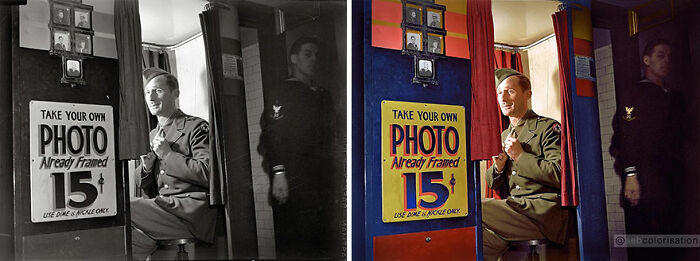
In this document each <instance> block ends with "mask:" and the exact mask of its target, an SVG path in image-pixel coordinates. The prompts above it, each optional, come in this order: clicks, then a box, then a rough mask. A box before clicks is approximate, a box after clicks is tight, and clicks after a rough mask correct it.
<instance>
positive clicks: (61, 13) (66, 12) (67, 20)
mask: <svg viewBox="0 0 700 261" xmlns="http://www.w3.org/2000/svg"><path fill="white" fill-rule="evenodd" d="M71 9H72V8H71V7H70V6H69V5H64V4H61V3H54V2H51V23H53V24H54V25H65V26H70V25H71V13H72V12H71Z"/></svg>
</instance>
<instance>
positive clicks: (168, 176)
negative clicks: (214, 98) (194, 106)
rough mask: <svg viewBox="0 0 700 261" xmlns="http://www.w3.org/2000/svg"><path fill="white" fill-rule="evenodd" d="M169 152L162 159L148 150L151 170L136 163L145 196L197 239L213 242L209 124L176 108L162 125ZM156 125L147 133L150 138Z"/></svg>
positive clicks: (214, 214)
mask: <svg viewBox="0 0 700 261" xmlns="http://www.w3.org/2000/svg"><path fill="white" fill-rule="evenodd" d="M163 129H164V131H165V139H166V140H167V141H168V143H169V144H170V148H171V149H172V151H171V152H170V153H169V154H168V155H167V156H166V157H165V158H163V159H159V158H158V157H157V156H156V155H155V153H153V152H149V153H148V157H147V159H146V160H148V161H153V170H151V171H147V170H144V169H142V166H139V167H138V169H137V171H138V173H141V190H142V191H143V197H144V198H153V199H154V200H155V203H156V204H157V205H158V206H159V207H161V208H163V209H164V210H166V211H167V212H169V213H171V214H173V215H175V216H177V217H179V218H180V219H182V220H183V222H184V223H185V224H186V225H187V227H188V228H189V230H190V232H191V233H192V234H193V235H194V236H195V237H197V238H198V239H200V240H204V241H206V242H212V240H213V236H214V226H215V220H216V210H215V209H213V208H209V200H208V193H209V181H208V180H209V176H208V175H209V153H210V149H209V126H208V123H207V122H206V121H204V120H202V119H200V118H197V117H193V116H189V115H186V114H184V113H183V112H182V111H180V110H177V111H176V112H175V113H174V114H173V116H172V117H171V122H170V123H169V124H166V126H164V127H163ZM157 132H158V128H155V129H153V130H152V131H151V132H150V140H153V138H155V136H156V135H157Z"/></svg>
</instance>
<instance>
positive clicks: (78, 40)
mask: <svg viewBox="0 0 700 261" xmlns="http://www.w3.org/2000/svg"><path fill="white" fill-rule="evenodd" d="M73 42H74V43H75V52H77V53H79V54H84V55H92V35H89V34H84V33H79V32H75V37H74V41H73Z"/></svg>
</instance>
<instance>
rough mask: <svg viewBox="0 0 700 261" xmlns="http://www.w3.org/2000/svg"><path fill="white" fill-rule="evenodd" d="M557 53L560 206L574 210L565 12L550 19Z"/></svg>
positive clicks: (576, 204)
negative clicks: (559, 92)
mask: <svg viewBox="0 0 700 261" xmlns="http://www.w3.org/2000/svg"><path fill="white" fill-rule="evenodd" d="M552 21H553V22H554V34H555V36H556V39H557V49H558V53H559V88H560V90H561V205H562V206H578V191H577V189H578V187H577V184H576V183H577V182H576V181H577V179H576V159H575V154H574V151H575V150H574V122H573V112H572V107H571V106H572V101H571V80H572V78H571V77H572V75H571V66H570V65H571V63H570V61H569V57H570V56H569V50H570V48H569V47H570V46H569V16H568V13H567V11H566V10H563V11H559V12H556V13H555V14H553V15H552Z"/></svg>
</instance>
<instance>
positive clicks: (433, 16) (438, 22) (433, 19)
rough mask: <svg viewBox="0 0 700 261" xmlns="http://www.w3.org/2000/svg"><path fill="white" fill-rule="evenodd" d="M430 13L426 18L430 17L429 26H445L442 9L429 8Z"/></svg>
mask: <svg viewBox="0 0 700 261" xmlns="http://www.w3.org/2000/svg"><path fill="white" fill-rule="evenodd" d="M427 13H428V14H427V15H426V18H427V19H428V26H430V27H434V28H443V27H444V26H443V23H442V20H443V19H442V11H440V10H436V9H428V12H427Z"/></svg>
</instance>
